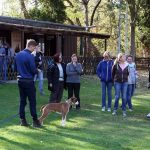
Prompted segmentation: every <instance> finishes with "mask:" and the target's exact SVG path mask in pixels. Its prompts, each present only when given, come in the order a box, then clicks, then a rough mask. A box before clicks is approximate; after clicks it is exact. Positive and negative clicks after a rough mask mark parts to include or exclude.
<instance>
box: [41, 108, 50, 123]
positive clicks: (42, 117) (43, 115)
mask: <svg viewBox="0 0 150 150" xmlns="http://www.w3.org/2000/svg"><path fill="white" fill-rule="evenodd" d="M48 114H49V111H48V110H47V109H44V108H43V110H42V115H41V117H40V118H39V121H40V123H41V124H43V120H44V119H45V118H46V117H47V116H48Z"/></svg>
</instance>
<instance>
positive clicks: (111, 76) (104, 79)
mask: <svg viewBox="0 0 150 150" xmlns="http://www.w3.org/2000/svg"><path fill="white" fill-rule="evenodd" d="M103 57H104V59H103V60H102V61H100V62H99V64H98V66H97V75H98V77H99V79H100V80H101V86H102V111H105V110H106V108H107V111H108V112H111V103H112V86H113V85H114V89H115V103H114V109H113V113H112V114H113V115H116V114H117V110H118V107H119V99H120V96H121V98H122V105H121V108H122V112H123V117H126V105H128V107H129V111H132V110H133V106H132V100H131V99H132V96H133V94H134V90H135V85H136V77H137V71H136V66H135V63H134V62H133V57H132V56H131V55H128V56H126V55H125V54H123V53H119V54H118V56H117V58H116V60H115V61H113V60H112V59H111V56H110V52H109V51H105V52H104V54H103ZM106 93H107V94H106ZM106 95H107V97H108V104H106Z"/></svg>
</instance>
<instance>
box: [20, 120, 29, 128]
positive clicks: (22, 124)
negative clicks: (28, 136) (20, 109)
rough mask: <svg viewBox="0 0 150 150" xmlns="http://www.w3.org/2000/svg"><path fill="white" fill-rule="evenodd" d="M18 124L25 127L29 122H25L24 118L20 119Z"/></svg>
mask: <svg viewBox="0 0 150 150" xmlns="http://www.w3.org/2000/svg"><path fill="white" fill-rule="evenodd" d="M20 125H21V126H25V127H28V126H29V124H28V123H27V121H26V119H20Z"/></svg>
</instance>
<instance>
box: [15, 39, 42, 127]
mask: <svg viewBox="0 0 150 150" xmlns="http://www.w3.org/2000/svg"><path fill="white" fill-rule="evenodd" d="M36 46H37V43H36V41H35V40H33V39H30V40H28V41H27V45H26V49H24V50H22V51H21V52H19V53H18V54H17V55H16V57H15V68H16V71H17V72H18V76H17V78H18V87H19V93H20V106H19V116H20V120H21V126H28V123H27V121H26V117H25V106H26V104H27V102H26V99H27V97H28V100H29V105H30V114H31V116H32V119H33V127H41V125H40V122H39V120H38V119H37V113H36V89H35V85H34V75H35V74H36V73H37V69H36V66H35V61H34V57H33V55H31V52H33V51H34V49H35V48H36Z"/></svg>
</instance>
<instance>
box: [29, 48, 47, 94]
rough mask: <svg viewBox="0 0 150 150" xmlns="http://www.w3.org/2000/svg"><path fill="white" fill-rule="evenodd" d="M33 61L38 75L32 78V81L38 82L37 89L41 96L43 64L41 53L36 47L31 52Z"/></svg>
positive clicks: (42, 91) (42, 92)
mask: <svg viewBox="0 0 150 150" xmlns="http://www.w3.org/2000/svg"><path fill="white" fill-rule="evenodd" d="M32 54H33V56H34V59H35V65H36V68H37V69H38V73H37V74H36V75H35V77H34V81H36V80H37V78H38V80H39V84H38V88H39V92H40V94H41V95H45V93H44V90H43V62H42V56H43V53H42V52H41V51H40V47H39V46H37V48H36V49H35V50H34V51H33V52H32Z"/></svg>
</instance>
